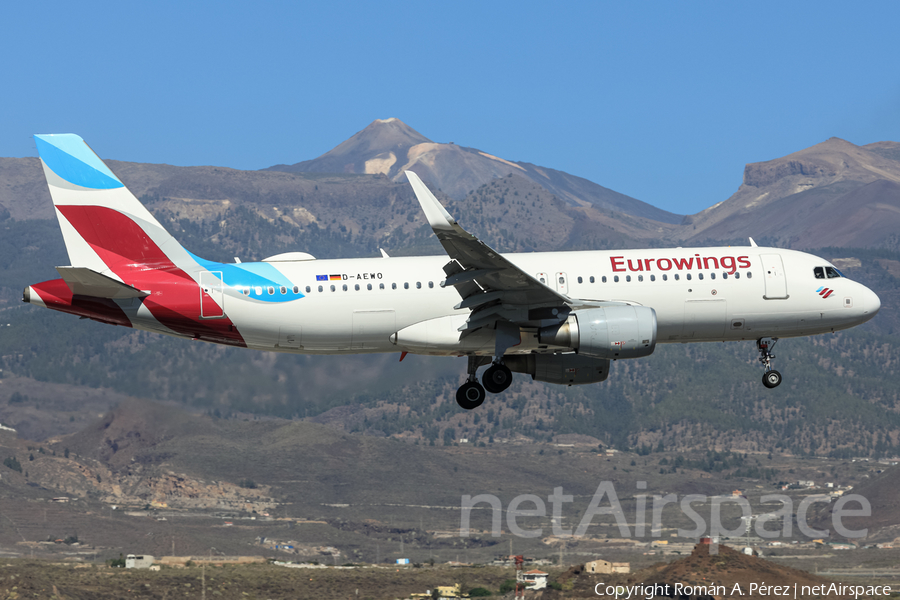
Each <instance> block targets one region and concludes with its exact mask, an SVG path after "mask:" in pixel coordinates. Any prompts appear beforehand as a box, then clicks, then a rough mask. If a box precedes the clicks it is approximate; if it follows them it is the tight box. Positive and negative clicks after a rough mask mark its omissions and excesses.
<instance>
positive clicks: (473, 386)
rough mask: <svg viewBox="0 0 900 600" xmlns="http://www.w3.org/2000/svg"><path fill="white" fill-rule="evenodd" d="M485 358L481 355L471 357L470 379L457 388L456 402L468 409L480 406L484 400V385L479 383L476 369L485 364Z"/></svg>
mask: <svg viewBox="0 0 900 600" xmlns="http://www.w3.org/2000/svg"><path fill="white" fill-rule="evenodd" d="M483 360H486V359H484V358H483V357H481V356H470V357H469V368H468V373H469V377H468V380H467V381H466V382H465V383H464V384H462V385H461V386H459V389H458V390H456V403H457V404H459V405H460V407H462V408H464V409H466V410H472V409H473V408H478V407H479V406H481V403H482V402H484V397H485V393H484V387H483V386H482V385H481V384H480V383H478V376H477V375H476V371H478V367H480V366H481V365H482V364H483V362H482V361H483Z"/></svg>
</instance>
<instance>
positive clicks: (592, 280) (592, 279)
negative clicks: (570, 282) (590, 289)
mask: <svg viewBox="0 0 900 600" xmlns="http://www.w3.org/2000/svg"><path fill="white" fill-rule="evenodd" d="M591 283H594V276H593V275H591Z"/></svg>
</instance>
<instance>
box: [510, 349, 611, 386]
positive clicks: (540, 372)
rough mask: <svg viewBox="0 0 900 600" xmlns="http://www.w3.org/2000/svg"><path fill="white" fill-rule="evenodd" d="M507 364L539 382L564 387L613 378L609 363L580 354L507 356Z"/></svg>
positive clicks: (511, 369)
mask: <svg viewBox="0 0 900 600" xmlns="http://www.w3.org/2000/svg"><path fill="white" fill-rule="evenodd" d="M503 364H505V365H506V366H507V367H509V370H510V371H515V372H516V373H527V374H528V375H531V378H532V379H534V380H535V381H545V382H547V383H557V384H560V385H584V384H587V383H599V382H601V381H605V380H606V378H607V377H609V361H608V360H606V359H603V358H593V357H590V356H579V355H577V354H512V355H509V354H507V355H506V356H504V357H503Z"/></svg>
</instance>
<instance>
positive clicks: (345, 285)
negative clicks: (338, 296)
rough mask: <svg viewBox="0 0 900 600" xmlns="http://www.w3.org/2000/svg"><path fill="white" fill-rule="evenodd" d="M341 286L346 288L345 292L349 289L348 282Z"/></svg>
mask: <svg viewBox="0 0 900 600" xmlns="http://www.w3.org/2000/svg"><path fill="white" fill-rule="evenodd" d="M341 287H342V288H344V291H345V292H346V291H347V284H346V283H345V284H344V285H342V286H341Z"/></svg>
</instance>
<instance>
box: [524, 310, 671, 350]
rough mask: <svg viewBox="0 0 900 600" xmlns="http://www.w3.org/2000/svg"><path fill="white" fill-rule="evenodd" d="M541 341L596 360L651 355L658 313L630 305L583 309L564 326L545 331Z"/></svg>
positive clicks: (572, 315)
mask: <svg viewBox="0 0 900 600" xmlns="http://www.w3.org/2000/svg"><path fill="white" fill-rule="evenodd" d="M538 339H539V341H540V343H541V344H549V345H552V346H563V347H565V348H573V349H575V350H577V351H578V353H579V354H583V355H585V356H593V357H596V358H611V359H618V358H640V357H642V356H649V355H651V354H653V350H655V349H656V311H655V310H653V309H652V308H648V307H646V306H627V305H621V306H618V305H616V306H604V307H603V308H589V309H585V310H579V311H575V312H574V313H572V314H571V315H569V318H568V319H566V321H565V322H564V323H562V324H560V325H554V326H552V327H544V328H542V329H541V330H540V331H539V332H538Z"/></svg>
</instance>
